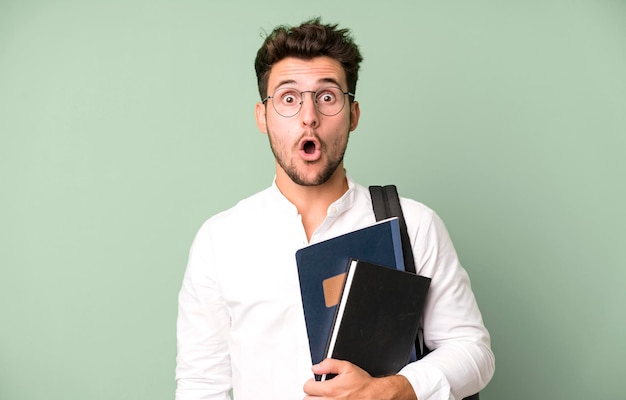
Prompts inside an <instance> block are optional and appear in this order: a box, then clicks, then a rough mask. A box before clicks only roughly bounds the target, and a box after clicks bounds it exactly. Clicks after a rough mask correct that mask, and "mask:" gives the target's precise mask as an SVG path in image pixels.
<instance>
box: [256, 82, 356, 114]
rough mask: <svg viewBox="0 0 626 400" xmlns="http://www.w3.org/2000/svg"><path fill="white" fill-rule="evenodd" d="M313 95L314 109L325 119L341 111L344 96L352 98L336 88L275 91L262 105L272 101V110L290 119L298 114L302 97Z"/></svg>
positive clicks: (350, 94)
mask: <svg viewBox="0 0 626 400" xmlns="http://www.w3.org/2000/svg"><path fill="white" fill-rule="evenodd" d="M305 93H313V102H314V104H315V108H316V109H317V111H319V112H320V113H321V114H324V115H326V116H327V117H332V116H333V115H337V114H339V113H340V112H341V110H343V107H344V106H345V104H346V95H348V96H352V97H353V98H354V94H353V93H350V92H344V91H343V90H341V89H340V88H338V87H333V86H331V87H326V88H322V89H318V90H315V91H313V90H305V91H302V92H301V91H299V90H297V89H293V88H280V89H277V90H276V91H275V92H274V94H273V95H272V96H267V97H266V98H264V99H263V103H265V102H266V101H268V100H269V99H272V105H273V106H274V110H276V112H277V113H278V114H280V115H282V116H283V117H285V118H290V117H293V116H294V115H296V114H297V113H298V112H300V109H301V108H302V102H303V101H304V100H303V95H304V94H305Z"/></svg>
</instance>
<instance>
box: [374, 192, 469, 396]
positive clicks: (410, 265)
mask: <svg viewBox="0 0 626 400" xmlns="http://www.w3.org/2000/svg"><path fill="white" fill-rule="evenodd" d="M369 189H370V194H371V196H372V206H373V208H374V215H375V216H376V221H380V220H383V219H386V218H391V217H398V222H399V224H400V237H401V239H402V255H403V257H404V268H405V270H406V271H407V272H412V273H414V274H415V273H417V270H416V269H415V259H414V258H413V249H412V247H411V241H410V239H409V233H408V230H407V228H406V221H405V220H404V214H402V207H401V206H400V198H399V197H398V190H397V189H396V186H395V185H387V186H370V188H369ZM421 332H422V328H421V327H420V328H419V330H418V334H417V337H416V338H415V351H416V352H417V358H418V359H420V358H422V357H424V356H425V355H426V354H428V353H429V352H430V350H429V349H428V348H427V347H426V345H425V344H424V343H423V340H422V335H421ZM464 400H479V397H478V393H476V394H474V395H472V396H469V397H466V398H465V399H464Z"/></svg>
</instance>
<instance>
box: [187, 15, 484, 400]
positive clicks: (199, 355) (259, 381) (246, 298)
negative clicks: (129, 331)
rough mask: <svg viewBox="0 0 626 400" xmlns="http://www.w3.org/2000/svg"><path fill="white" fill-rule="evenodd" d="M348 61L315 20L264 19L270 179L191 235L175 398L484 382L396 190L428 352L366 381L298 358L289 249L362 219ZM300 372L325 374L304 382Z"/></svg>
mask: <svg viewBox="0 0 626 400" xmlns="http://www.w3.org/2000/svg"><path fill="white" fill-rule="evenodd" d="M360 62H361V55H360V53H359V49H358V47H357V46H356V45H355V44H354V42H353V40H352V38H351V37H350V35H349V32H348V31H347V30H343V29H337V27H336V26H334V25H323V24H321V23H320V21H319V20H313V21H308V22H306V23H304V24H302V25H300V26H298V27H293V28H290V27H278V28H276V29H275V30H274V31H273V32H272V33H271V34H270V35H269V36H268V37H267V38H266V40H265V42H264V44H263V46H262V47H261V49H260V50H259V52H258V53H257V58H256V62H255V67H256V72H257V78H258V84H259V92H260V95H261V99H262V101H261V102H259V103H258V104H257V105H256V120H257V124H258V127H259V129H260V130H261V132H263V133H264V134H267V136H268V138H269V142H270V147H271V149H272V152H273V153H274V157H275V159H276V177H275V180H274V183H273V185H272V186H271V187H269V188H268V189H266V190H264V191H262V192H259V193H257V194H255V195H253V196H252V197H250V198H248V199H245V200H242V201H241V202H240V203H239V204H237V205H236V206H235V207H233V208H231V209H230V210H227V211H225V212H222V213H220V214H218V215H215V216H214V217H212V218H211V219H209V220H208V221H207V222H206V223H205V224H204V225H203V226H202V227H201V228H200V230H199V232H198V234H197V236H196V238H195V240H194V243H193V245H192V248H191V252H190V256H189V263H188V265H187V271H186V273H185V278H184V281H183V285H182V289H181V292H180V297H179V316H178V357H177V369H176V379H177V390H176V399H177V400H200V399H203V400H209V399H220V400H225V399H228V398H229V395H228V393H229V391H230V390H231V389H232V391H233V395H234V398H235V399H236V400H246V399H252V400H274V399H276V400H280V399H302V398H305V399H314V398H323V399H348V398H350V399H376V400H381V399H419V400H427V399H437V400H443V399H445V400H448V399H461V398H463V397H465V396H468V395H471V394H473V393H476V392H477V391H479V390H481V389H482V388H483V387H484V386H485V385H486V384H487V382H488V381H489V380H490V379H491V376H492V375H493V370H494V357H493V354H492V352H491V350H490V338H489V334H488V332H487V330H486V329H485V327H484V325H483V322H482V318H481V315H480V311H479V310H478V306H477V304H476V301H475V298H474V295H473V293H472V290H471V288H470V282H469V278H468V276H467V274H466V272H465V271H464V270H463V268H462V267H461V265H460V264H459V261H458V259H457V256H456V253H455V251H454V248H453V246H452V243H451V241H450V239H449V236H448V233H447V231H446V229H445V227H444V225H443V223H442V222H441V220H440V219H439V218H438V217H437V215H436V214H435V213H434V212H433V211H432V210H430V209H428V208H427V207H425V206H424V205H422V204H420V203H418V202H415V201H413V200H409V199H404V198H403V199H402V200H401V202H402V207H403V210H404V215H405V218H406V220H407V225H408V230H409V235H410V238H411V241H412V242H413V246H414V249H415V264H416V268H417V271H418V273H420V274H421V275H425V276H428V277H430V278H432V282H431V289H430V292H429V295H428V299H427V304H426V306H425V310H424V337H425V343H426V345H427V346H428V347H429V348H431V349H433V351H432V353H430V354H429V355H428V356H426V357H425V358H423V359H422V360H419V361H416V362H413V363H410V364H409V365H407V366H406V367H405V368H403V369H402V371H400V373H399V374H397V375H395V376H388V377H379V378H373V377H371V376H369V375H368V374H367V373H365V372H364V371H363V370H361V369H360V368H358V367H356V366H355V365H353V364H351V363H349V362H347V361H340V360H331V359H329V360H325V361H323V362H322V363H320V364H319V365H314V366H311V357H310V353H309V347H308V340H307V333H306V327H305V322H304V315H303V311H302V304H301V300H300V289H299V283H298V273H297V269H296V263H295V252H296V250H298V249H300V248H302V247H304V246H306V245H308V244H311V243H316V242H319V241H322V240H325V239H328V238H331V237H334V236H337V235H340V234H343V233H346V232H349V231H352V230H355V229H357V228H361V227H363V226H366V225H369V224H371V223H373V222H374V221H375V217H374V213H373V210H372V202H371V199H370V196H369V192H368V190H367V189H366V188H364V187H362V186H360V185H358V184H356V183H355V182H353V181H352V180H351V179H350V178H349V177H348V176H347V175H346V171H345V170H344V166H343V155H344V152H345V151H346V147H347V144H348V137H349V135H350V132H352V131H354V130H355V129H356V127H357V125H358V122H359V116H360V110H359V103H358V102H357V101H355V100H354V96H355V92H356V82H357V77H358V69H359V63H360ZM364 351H367V350H366V349H365V350H364ZM313 373H315V374H325V373H335V374H338V375H337V377H335V378H334V379H332V380H329V381H325V382H316V381H314V380H313Z"/></svg>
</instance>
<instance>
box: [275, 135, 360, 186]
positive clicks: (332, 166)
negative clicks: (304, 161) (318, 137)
mask: <svg viewBox="0 0 626 400" xmlns="http://www.w3.org/2000/svg"><path fill="white" fill-rule="evenodd" d="M267 137H268V138H269V141H270V148H271V149H272V153H273V154H274V158H275V159H276V161H277V162H278V165H279V166H280V167H281V168H282V170H283V171H285V173H286V174H287V176H288V177H289V179H291V180H292V181H293V182H294V183H295V184H297V185H300V186H319V185H322V184H324V183H326V182H328V180H329V179H330V177H331V176H333V174H334V173H335V171H336V170H337V168H338V167H339V165H341V162H342V161H343V157H344V154H345V153H346V149H347V148H348V143H347V139H346V143H345V144H343V143H335V145H337V146H343V149H342V151H341V154H339V155H338V157H336V158H334V159H333V158H330V159H329V160H328V162H327V163H326V165H325V166H324V169H323V170H322V172H321V173H319V174H318V175H317V176H316V177H314V178H313V179H312V180H309V179H307V178H306V177H305V175H304V174H302V173H300V172H299V171H298V168H297V167H296V165H295V164H294V163H290V162H289V160H284V159H283V158H282V157H281V156H280V154H279V153H278V151H277V149H276V146H275V145H274V143H273V142H272V135H271V134H268V135H267ZM348 137H349V136H348ZM320 145H321V146H323V147H324V146H325V144H324V143H322V142H321V141H320ZM323 147H322V149H323Z"/></svg>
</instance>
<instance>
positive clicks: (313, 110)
mask: <svg viewBox="0 0 626 400" xmlns="http://www.w3.org/2000/svg"><path fill="white" fill-rule="evenodd" d="M308 93H310V94H311V96H305V94H308ZM300 107H301V108H300V122H301V123H302V125H304V126H309V127H316V126H317V125H318V124H319V112H318V111H317V106H316V104H315V93H313V92H302V104H301V105H300Z"/></svg>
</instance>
